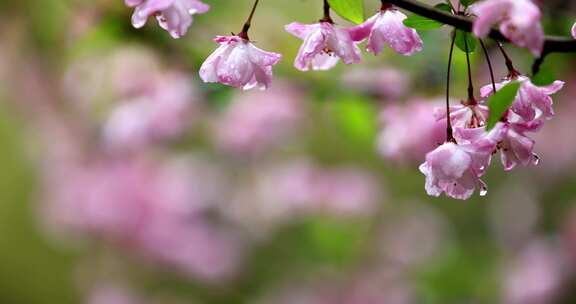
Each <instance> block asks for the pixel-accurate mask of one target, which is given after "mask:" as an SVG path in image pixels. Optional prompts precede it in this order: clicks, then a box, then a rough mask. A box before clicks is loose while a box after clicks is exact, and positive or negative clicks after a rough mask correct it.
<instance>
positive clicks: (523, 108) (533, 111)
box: [481, 76, 564, 122]
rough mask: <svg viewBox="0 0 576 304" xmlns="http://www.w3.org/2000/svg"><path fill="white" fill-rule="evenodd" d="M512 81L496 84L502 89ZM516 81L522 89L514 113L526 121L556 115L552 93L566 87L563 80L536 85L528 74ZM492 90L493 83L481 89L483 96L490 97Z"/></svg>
mask: <svg viewBox="0 0 576 304" xmlns="http://www.w3.org/2000/svg"><path fill="white" fill-rule="evenodd" d="M510 81H511V80H510V79H507V80H504V81H503V82H501V83H498V84H496V89H497V90H499V89H501V88H502V87H504V86H505V85H506V84H508V83H510ZM515 81H519V82H520V89H519V90H518V94H517V95H516V99H515V100H514V103H513V104H512V107H511V110H512V111H513V112H514V113H516V114H518V116H519V117H520V118H521V119H522V120H523V121H525V122H529V121H533V120H536V119H541V118H543V119H550V118H552V116H554V110H553V109H552V105H553V100H552V97H550V95H553V94H556V93H558V92H559V91H560V90H561V89H562V88H563V87H564V82H563V81H560V80H556V81H554V82H553V83H552V84H550V85H548V86H542V87H539V86H536V85H534V84H533V83H532V82H531V81H530V79H529V78H528V77H526V76H519V77H518V78H517V79H515ZM492 91H493V88H492V85H487V86H484V87H483V88H482V89H481V94H482V97H483V98H485V97H488V96H489V95H490V94H492Z"/></svg>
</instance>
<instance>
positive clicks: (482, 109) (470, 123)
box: [434, 103, 489, 128]
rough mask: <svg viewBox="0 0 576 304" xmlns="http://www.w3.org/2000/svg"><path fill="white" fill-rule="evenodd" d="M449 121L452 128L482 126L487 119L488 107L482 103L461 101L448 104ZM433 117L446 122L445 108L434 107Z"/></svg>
mask: <svg viewBox="0 0 576 304" xmlns="http://www.w3.org/2000/svg"><path fill="white" fill-rule="evenodd" d="M449 110H450V121H451V122H452V127H454V128H478V127H483V126H484V125H485V124H486V121H487V120H488V112H489V110H488V107H487V106H486V105H483V104H472V105H467V104H464V103H461V104H459V105H455V106H450V109H449ZM434 117H435V118H436V119H437V120H438V121H442V122H443V123H444V124H446V121H445V120H446V109H445V107H437V108H436V109H434Z"/></svg>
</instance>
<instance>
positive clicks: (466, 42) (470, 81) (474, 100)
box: [464, 37, 476, 105]
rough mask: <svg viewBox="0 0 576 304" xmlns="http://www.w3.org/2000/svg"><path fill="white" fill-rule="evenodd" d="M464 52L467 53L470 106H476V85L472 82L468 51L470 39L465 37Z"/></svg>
mask: <svg viewBox="0 0 576 304" xmlns="http://www.w3.org/2000/svg"><path fill="white" fill-rule="evenodd" d="M464 50H465V51H466V65H467V67H468V102H467V103H468V105H475V104H476V98H474V83H473V82H472V67H471V66H470V52H469V51H468V39H466V37H464Z"/></svg>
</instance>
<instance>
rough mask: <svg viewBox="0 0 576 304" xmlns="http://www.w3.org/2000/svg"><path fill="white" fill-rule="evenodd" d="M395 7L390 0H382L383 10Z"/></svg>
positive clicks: (381, 8)
mask: <svg viewBox="0 0 576 304" xmlns="http://www.w3.org/2000/svg"><path fill="white" fill-rule="evenodd" d="M392 7H393V5H392V4H390V3H389V2H388V1H386V0H382V6H381V7H380V10H381V11H387V10H389V9H391V8H392Z"/></svg>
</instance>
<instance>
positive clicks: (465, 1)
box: [460, 0, 476, 6]
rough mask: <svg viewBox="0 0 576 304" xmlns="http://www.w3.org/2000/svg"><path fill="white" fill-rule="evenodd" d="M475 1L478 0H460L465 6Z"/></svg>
mask: <svg viewBox="0 0 576 304" xmlns="http://www.w3.org/2000/svg"><path fill="white" fill-rule="evenodd" d="M474 2H476V0H460V3H461V4H462V5H464V6H470V5H471V4H472V3H474Z"/></svg>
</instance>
